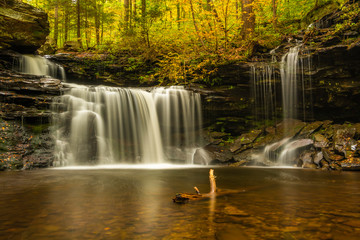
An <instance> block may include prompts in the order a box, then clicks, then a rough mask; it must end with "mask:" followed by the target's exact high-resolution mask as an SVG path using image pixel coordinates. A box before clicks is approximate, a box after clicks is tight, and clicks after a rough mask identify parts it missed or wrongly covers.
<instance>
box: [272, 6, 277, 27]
mask: <svg viewBox="0 0 360 240" xmlns="http://www.w3.org/2000/svg"><path fill="white" fill-rule="evenodd" d="M272 9H273V27H274V29H275V30H276V28H277V15H276V12H277V5H276V0H272Z"/></svg>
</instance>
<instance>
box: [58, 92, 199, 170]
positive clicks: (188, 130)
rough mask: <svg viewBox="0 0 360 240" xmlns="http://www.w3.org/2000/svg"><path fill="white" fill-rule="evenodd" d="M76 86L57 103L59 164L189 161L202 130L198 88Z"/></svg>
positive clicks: (197, 144)
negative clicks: (193, 90)
mask: <svg viewBox="0 0 360 240" xmlns="http://www.w3.org/2000/svg"><path fill="white" fill-rule="evenodd" d="M72 86H73V88H72V89H71V90H70V91H69V92H68V93H67V94H66V95H64V96H61V98H60V99H59V101H58V102H57V103H55V104H54V106H53V109H54V111H55V112H57V113H58V114H57V115H56V117H55V119H54V121H55V125H56V128H57V129H56V131H55V138H56V146H55V157H56V160H55V162H56V164H55V165H59V166H62V165H77V164H89V163H92V164H113V163H142V164H150V163H151V164H153V163H167V162H168V161H169V160H170V159H177V160H182V161H183V162H184V163H188V164H189V163H191V161H192V154H193V151H194V150H193V149H194V148H195V147H197V146H199V140H200V136H201V132H200V131H201V121H202V119H201V99H200V95H199V94H196V93H193V92H190V91H187V90H185V89H184V88H179V87H171V88H157V89H154V90H153V91H145V90H141V89H128V88H113V87H85V86H79V85H72Z"/></svg>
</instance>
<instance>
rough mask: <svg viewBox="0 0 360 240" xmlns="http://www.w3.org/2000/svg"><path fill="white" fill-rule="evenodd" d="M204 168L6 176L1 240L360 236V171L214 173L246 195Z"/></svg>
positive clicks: (1, 191)
mask: <svg viewBox="0 0 360 240" xmlns="http://www.w3.org/2000/svg"><path fill="white" fill-rule="evenodd" d="M208 170H209V169H208V168H188V169H183V168H175V169H150V170H149V169H76V170H69V169H62V170H54V169H45V170H35V171H21V172H2V173H0V239H359V236H360V191H359V188H360V174H359V173H358V172H323V171H316V170H304V169H269V168H216V169H215V175H216V176H217V186H218V188H221V189H234V190H244V191H241V192H238V193H233V194H230V195H226V196H221V197H217V198H214V199H207V200H201V201H196V202H190V203H188V204H182V205H181V204H180V205H179V204H175V203H173V202H172V197H173V196H174V195H175V194H176V193H177V192H193V190H192V189H193V187H194V186H197V187H198V188H199V189H200V191H202V192H207V191H208V190H209V182H208Z"/></svg>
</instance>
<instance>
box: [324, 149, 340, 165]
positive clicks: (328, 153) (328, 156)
mask: <svg viewBox="0 0 360 240" xmlns="http://www.w3.org/2000/svg"><path fill="white" fill-rule="evenodd" d="M321 151H322V153H323V156H324V158H325V159H326V161H328V162H332V161H341V160H343V159H344V156H341V155H338V154H335V153H334V152H332V151H330V150H328V149H325V148H323V149H321Z"/></svg>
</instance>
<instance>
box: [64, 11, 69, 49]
mask: <svg viewBox="0 0 360 240" xmlns="http://www.w3.org/2000/svg"><path fill="white" fill-rule="evenodd" d="M67 8H68V6H67V5H65V12H64V43H65V42H66V41H67V40H68V37H69V36H68V34H69V11H68V10H67Z"/></svg>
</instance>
